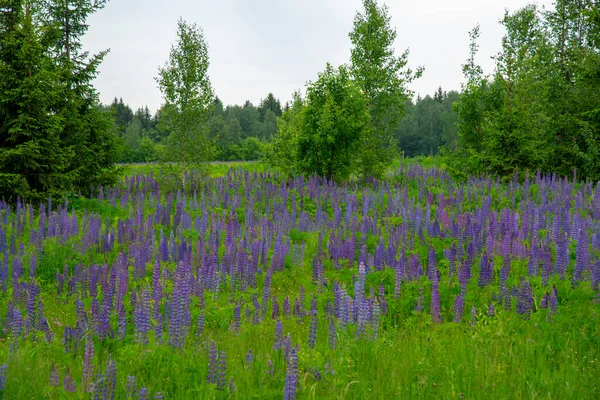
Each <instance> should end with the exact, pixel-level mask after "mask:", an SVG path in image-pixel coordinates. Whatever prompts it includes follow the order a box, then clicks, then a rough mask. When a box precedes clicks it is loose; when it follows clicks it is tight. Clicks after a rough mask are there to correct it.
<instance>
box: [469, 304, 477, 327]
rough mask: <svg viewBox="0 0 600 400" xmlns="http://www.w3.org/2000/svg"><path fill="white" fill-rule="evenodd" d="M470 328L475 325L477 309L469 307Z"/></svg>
mask: <svg viewBox="0 0 600 400" xmlns="http://www.w3.org/2000/svg"><path fill="white" fill-rule="evenodd" d="M470 324H471V326H475V324H477V308H475V306H472V307H471V322H470Z"/></svg>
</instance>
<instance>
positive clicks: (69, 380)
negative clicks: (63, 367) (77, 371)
mask: <svg viewBox="0 0 600 400" xmlns="http://www.w3.org/2000/svg"><path fill="white" fill-rule="evenodd" d="M63 388H64V389H65V392H68V393H75V392H76V391H77V384H76V383H75V381H74V380H73V377H72V376H71V372H70V371H69V370H68V369H67V373H66V374H65V379H64V381H63Z"/></svg>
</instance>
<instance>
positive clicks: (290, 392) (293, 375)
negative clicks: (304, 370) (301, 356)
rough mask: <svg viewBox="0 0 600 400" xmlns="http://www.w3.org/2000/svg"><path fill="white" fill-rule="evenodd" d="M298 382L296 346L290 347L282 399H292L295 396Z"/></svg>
mask: <svg viewBox="0 0 600 400" xmlns="http://www.w3.org/2000/svg"><path fill="white" fill-rule="evenodd" d="M297 383H298V355H297V353H296V348H295V347H292V348H291V350H290V354H289V357H288V363H287V371H286V374H285V389H284V392H283V398H284V400H294V399H295V398H296V386H297Z"/></svg>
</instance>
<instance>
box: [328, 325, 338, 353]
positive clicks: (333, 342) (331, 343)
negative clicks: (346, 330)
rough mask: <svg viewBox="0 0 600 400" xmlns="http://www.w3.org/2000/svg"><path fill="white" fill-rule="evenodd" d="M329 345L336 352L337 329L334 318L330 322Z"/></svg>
mask: <svg viewBox="0 0 600 400" xmlns="http://www.w3.org/2000/svg"><path fill="white" fill-rule="evenodd" d="M328 344H329V347H330V348H331V349H332V350H335V348H336V346H337V332H336V329H335V319H334V318H331V319H330V320H329V336H328Z"/></svg>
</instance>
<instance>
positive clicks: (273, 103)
mask: <svg viewBox="0 0 600 400" xmlns="http://www.w3.org/2000/svg"><path fill="white" fill-rule="evenodd" d="M269 110H270V111H271V112H273V113H274V114H275V116H277V117H280V116H281V114H282V110H281V103H280V102H279V99H276V98H275V96H273V93H269V94H268V95H267V97H265V98H264V99H263V100H261V101H260V106H259V107H258V111H259V113H260V120H261V121H263V120H264V118H265V114H266V112H267V111H269Z"/></svg>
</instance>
